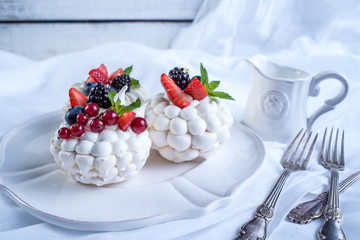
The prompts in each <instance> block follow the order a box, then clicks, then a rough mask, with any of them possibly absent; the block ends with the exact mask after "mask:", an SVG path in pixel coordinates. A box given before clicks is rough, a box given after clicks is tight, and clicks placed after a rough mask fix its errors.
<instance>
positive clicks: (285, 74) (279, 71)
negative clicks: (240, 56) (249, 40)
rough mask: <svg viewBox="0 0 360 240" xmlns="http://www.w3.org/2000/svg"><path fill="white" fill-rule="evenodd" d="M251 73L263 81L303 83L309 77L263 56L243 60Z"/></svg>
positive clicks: (302, 72) (307, 74) (300, 71)
mask: <svg viewBox="0 0 360 240" xmlns="http://www.w3.org/2000/svg"><path fill="white" fill-rule="evenodd" d="M245 61H246V62H247V63H248V65H249V67H250V69H251V71H252V72H253V73H258V74H259V75H261V76H262V78H265V79H271V80H277V81H287V82H289V81H290V82H295V81H304V80H308V78H309V77H310V75H309V73H307V72H304V71H302V70H299V69H295V68H292V67H288V66H282V65H280V64H278V63H276V62H273V61H271V60H269V59H268V58H267V57H266V56H264V55H256V56H254V57H252V58H249V59H245Z"/></svg>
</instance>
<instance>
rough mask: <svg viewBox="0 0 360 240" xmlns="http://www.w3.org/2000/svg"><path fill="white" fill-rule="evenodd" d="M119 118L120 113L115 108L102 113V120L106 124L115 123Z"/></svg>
mask: <svg viewBox="0 0 360 240" xmlns="http://www.w3.org/2000/svg"><path fill="white" fill-rule="evenodd" d="M118 119H119V116H118V114H117V113H116V112H115V111H114V110H107V111H105V112H104V113H103V115H102V120H103V122H104V124H105V125H108V126H110V125H114V124H115V123H116V122H117V121H118Z"/></svg>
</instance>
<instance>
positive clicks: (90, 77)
mask: <svg viewBox="0 0 360 240" xmlns="http://www.w3.org/2000/svg"><path fill="white" fill-rule="evenodd" d="M87 82H96V81H95V79H94V78H93V77H92V76H89V77H88V79H87V80H86V81H85V83H87Z"/></svg>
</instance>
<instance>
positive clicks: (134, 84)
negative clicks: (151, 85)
mask: <svg viewBox="0 0 360 240" xmlns="http://www.w3.org/2000/svg"><path fill="white" fill-rule="evenodd" d="M132 69H133V65H131V66H130V67H127V68H125V70H124V71H123V74H126V75H130V73H131V72H132ZM130 79H131V87H133V88H140V83H139V80H136V79H135V78H130Z"/></svg>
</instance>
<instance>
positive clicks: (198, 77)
mask: <svg viewBox="0 0 360 240" xmlns="http://www.w3.org/2000/svg"><path fill="white" fill-rule="evenodd" d="M194 78H197V79H199V81H200V82H201V76H199V75H196V76H193V77H192V79H191V81H192V80H194Z"/></svg>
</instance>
